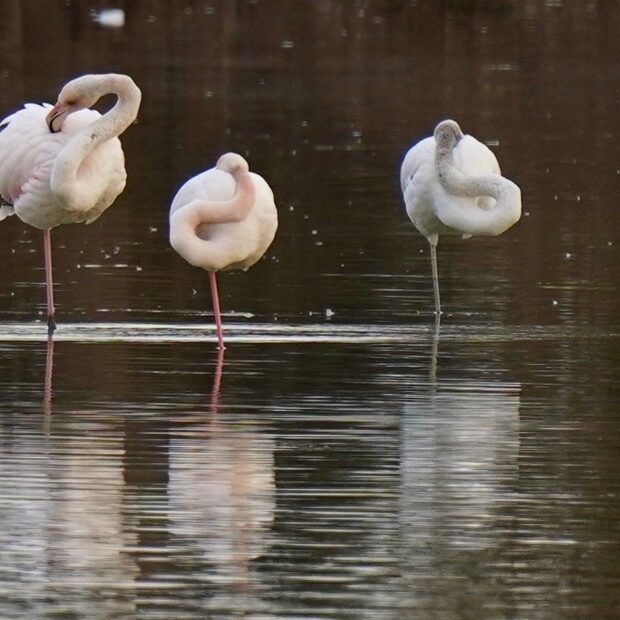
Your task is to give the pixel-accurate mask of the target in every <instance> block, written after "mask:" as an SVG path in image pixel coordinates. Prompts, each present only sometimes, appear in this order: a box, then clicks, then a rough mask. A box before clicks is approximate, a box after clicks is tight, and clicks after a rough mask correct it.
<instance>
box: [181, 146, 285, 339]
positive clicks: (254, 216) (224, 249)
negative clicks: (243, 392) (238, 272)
mask: <svg viewBox="0 0 620 620" xmlns="http://www.w3.org/2000/svg"><path fill="white" fill-rule="evenodd" d="M277 228H278V212H277V210H276V206H275V203H274V198H273V192H272V191H271V188H270V187H269V185H268V184H267V182H266V181H265V179H263V177H261V176H260V175H258V174H255V173H254V172H250V171H249V167H248V162H247V161H246V160H245V159H243V157H241V155H237V154H236V153H226V154H224V155H222V156H221V157H220V158H219V159H218V161H217V164H216V165H215V168H210V169H209V170H206V171H205V172H202V173H200V174H198V175H196V176H195V177H193V178H191V179H190V180H189V181H187V182H186V183H185V184H184V185H183V186H182V187H181V188H180V189H179V191H178V192H177V194H176V196H175V197H174V199H173V201H172V205H171V207H170V245H172V247H173V248H174V249H175V250H176V251H177V252H178V253H179V254H180V255H181V256H182V257H183V258H184V259H185V260H186V261H187V262H188V263H189V264H190V265H194V266H195V267H202V269H206V270H207V271H208V272H209V282H210V285H211V297H212V300H213V314H214V315H215V326H216V332H217V341H218V346H219V348H220V349H224V335H223V330H222V316H221V313H220V302H219V296H218V292H217V281H216V276H215V273H216V272H217V271H226V270H229V269H243V270H244V271H245V270H246V269H248V268H249V267H251V266H252V265H253V264H254V263H255V262H256V261H258V260H259V259H260V258H261V257H262V256H263V254H264V253H265V252H266V251H267V248H268V247H269V245H270V244H271V242H272V241H273V238H274V236H275V234H276V229H277Z"/></svg>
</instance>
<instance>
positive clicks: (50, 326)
mask: <svg viewBox="0 0 620 620" xmlns="http://www.w3.org/2000/svg"><path fill="white" fill-rule="evenodd" d="M43 247H44V250H45V284H46V287H47V331H48V333H49V334H53V333H54V330H55V329H56V321H55V320H54V314H55V313H56V309H55V308H54V281H53V279H52V236H51V231H50V229H49V228H48V229H47V230H44V231H43Z"/></svg>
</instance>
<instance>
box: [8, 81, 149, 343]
mask: <svg viewBox="0 0 620 620" xmlns="http://www.w3.org/2000/svg"><path fill="white" fill-rule="evenodd" d="M107 94H114V95H116V96H117V102H116V104H115V105H114V107H113V108H112V109H111V110H109V111H108V112H107V113H106V114H104V115H103V116H102V115H101V114H100V113H99V112H97V111H95V110H90V109H89V108H90V106H92V105H93V104H94V103H95V102H96V101H97V100H98V99H100V98H101V97H102V96H104V95H107ZM140 98H141V93H140V89H139V88H138V87H137V86H136V85H135V83H134V81H133V80H132V79H131V78H130V77H128V76H126V75H119V74H114V73H110V74H105V75H83V76H81V77H78V78H76V79H74V80H71V81H70V82H68V83H67V84H65V85H64V86H63V88H62V90H61V91H60V94H59V95H58V101H57V103H56V105H54V106H53V107H52V106H51V105H50V104H43V105H38V104H33V103H26V104H25V106H24V107H23V108H22V109H20V110H18V111H17V112H15V113H14V114H11V115H10V116H7V117H6V118H5V119H4V120H3V121H1V122H0V128H2V131H0V197H1V198H2V202H3V204H2V206H0V220H3V219H4V218H5V217H7V216H9V215H13V214H15V215H17V217H18V218H19V219H20V220H22V221H24V222H25V223H26V224H29V225H30V226H34V227H35V228H39V229H41V230H43V241H44V243H43V245H44V253H45V280H46V287H47V325H48V333H49V334H52V333H53V332H54V330H55V329H56V321H55V308H54V285H53V279H52V249H51V233H50V231H51V229H52V228H53V227H54V226H58V225H59V224H73V223H78V222H85V223H86V224H90V223H91V222H93V221H95V220H96V219H97V218H98V217H99V216H100V215H101V214H102V213H103V212H104V211H105V210H106V209H107V208H108V207H109V206H110V205H111V204H112V203H113V202H114V200H115V199H116V197H117V196H118V195H119V194H120V193H121V192H122V191H123V189H124V187H125V181H126V178H127V174H126V172H125V158H124V155H123V149H122V148H121V143H120V140H119V139H118V137H117V136H119V135H120V134H121V133H122V132H123V131H125V129H127V127H129V125H131V123H133V121H134V120H135V118H136V116H137V114H138V108H139V107H140Z"/></svg>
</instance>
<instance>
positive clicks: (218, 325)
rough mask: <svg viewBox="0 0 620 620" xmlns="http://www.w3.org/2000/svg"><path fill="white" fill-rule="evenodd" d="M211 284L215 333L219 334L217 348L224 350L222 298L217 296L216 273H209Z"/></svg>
mask: <svg viewBox="0 0 620 620" xmlns="http://www.w3.org/2000/svg"><path fill="white" fill-rule="evenodd" d="M209 283H210V284H211V298H212V299H213V314H214V315H215V331H216V332H217V346H218V348H219V349H222V350H224V349H225V348H226V347H225V346H224V331H223V330H222V315H221V313H220V298H219V296H218V294H217V280H216V279H215V271H209Z"/></svg>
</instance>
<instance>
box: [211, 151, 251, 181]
mask: <svg viewBox="0 0 620 620" xmlns="http://www.w3.org/2000/svg"><path fill="white" fill-rule="evenodd" d="M215 167H216V168H217V169H218V170H223V171H224V172H228V173H229V174H232V175H233V176H237V175H239V174H242V173H244V172H246V173H247V172H249V170H250V167H249V166H248V162H247V161H245V159H243V157H241V155H238V154H237V153H224V155H222V156H221V157H220V158H219V159H218V160H217V164H215Z"/></svg>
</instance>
